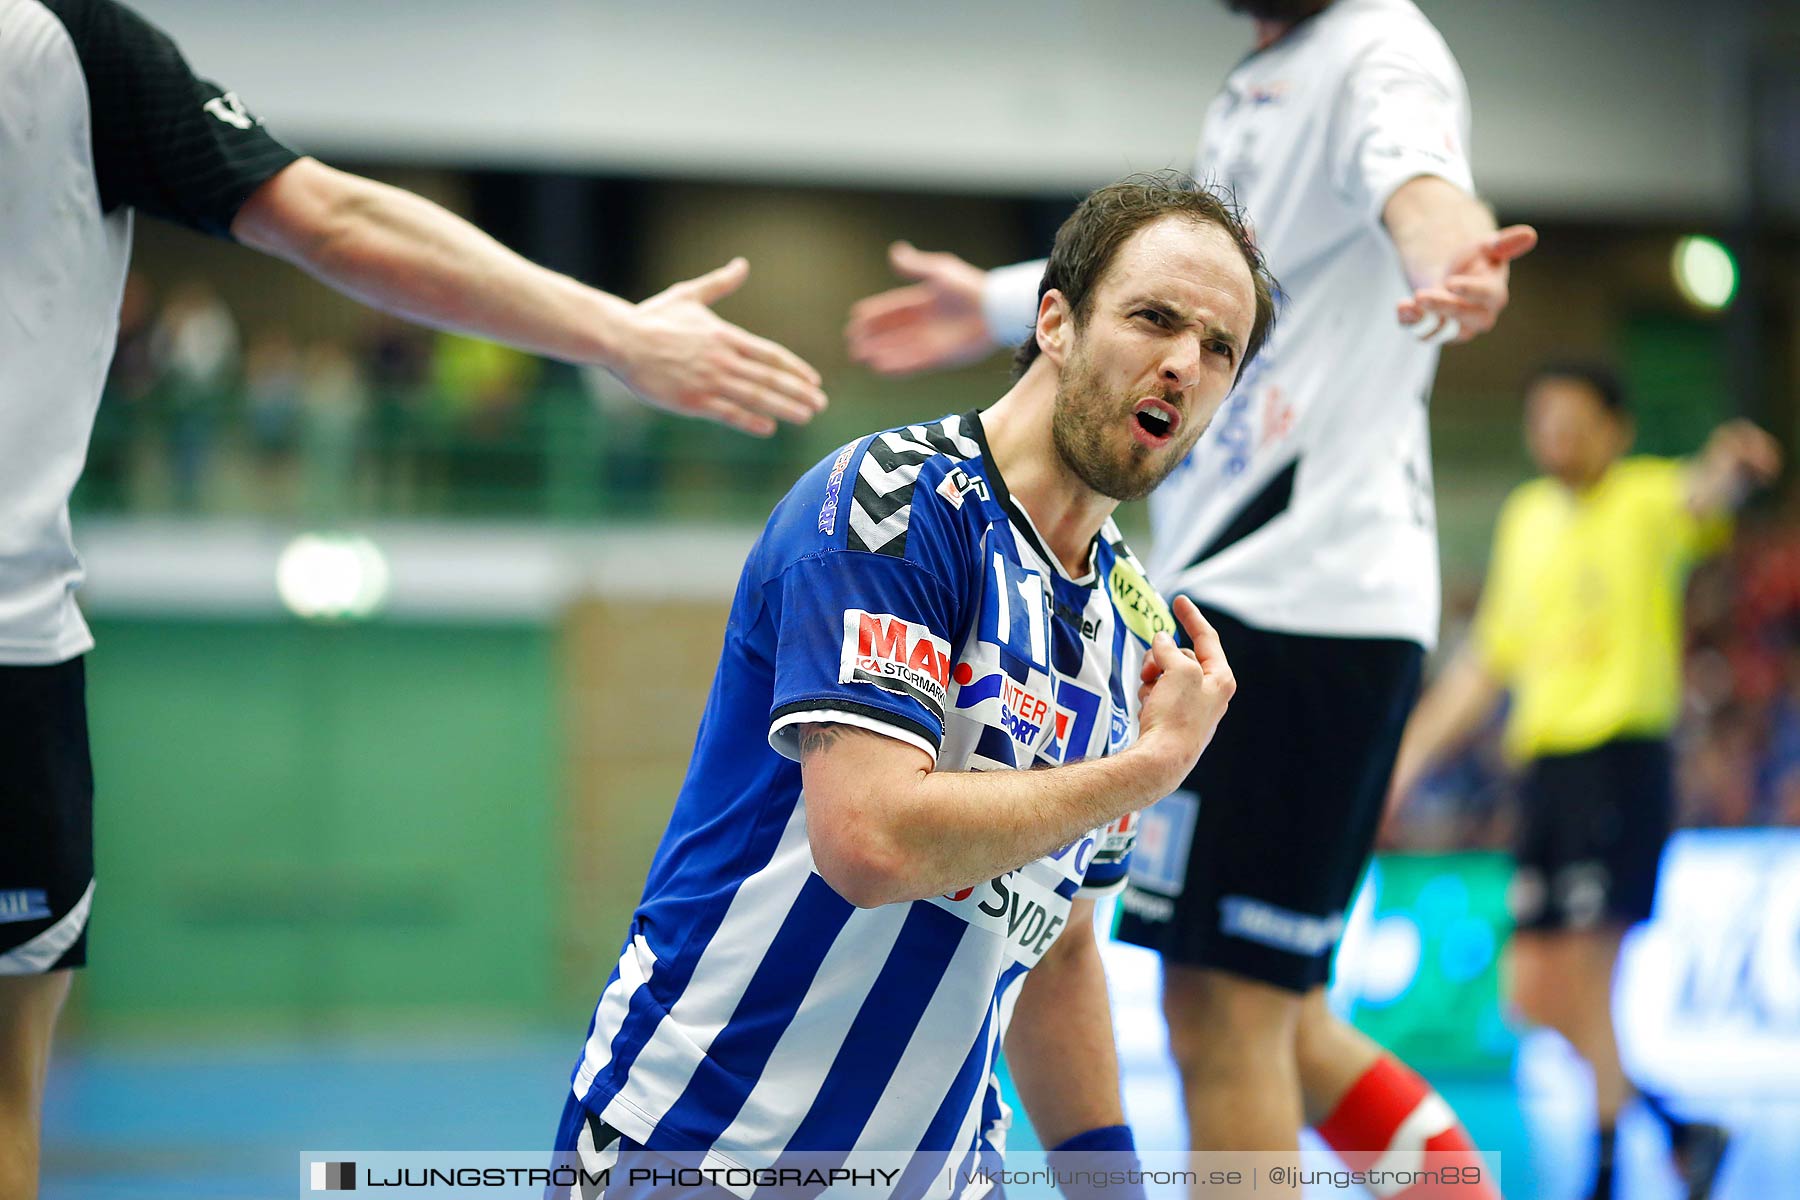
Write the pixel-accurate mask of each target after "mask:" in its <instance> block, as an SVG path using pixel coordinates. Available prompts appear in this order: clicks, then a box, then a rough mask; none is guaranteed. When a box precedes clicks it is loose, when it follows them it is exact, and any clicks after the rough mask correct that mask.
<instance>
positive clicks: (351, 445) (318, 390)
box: [300, 341, 369, 519]
mask: <svg viewBox="0 0 1800 1200" xmlns="http://www.w3.org/2000/svg"><path fill="white" fill-rule="evenodd" d="M368 404H369V394H368V387H367V385H366V384H365V383H364V380H363V376H362V370H361V368H360V367H359V366H358V365H357V363H356V360H355V359H353V358H352V357H351V356H350V353H349V351H347V350H346V349H345V348H344V347H343V346H342V345H340V344H339V343H337V342H329V341H325V342H317V343H314V344H313V345H312V346H311V347H309V348H308V350H307V352H306V366H305V376H304V379H303V380H302V382H301V385H300V412H301V423H300V429H301V444H302V446H303V447H304V448H305V462H306V488H305V493H306V499H305V511H306V513H307V515H308V516H310V517H313V518H327V519H329V518H336V517H341V516H342V515H343V514H344V513H345V512H347V511H348V510H349V509H350V507H351V501H352V499H353V496H354V492H355V487H356V468H357V460H358V457H359V453H360V450H361V439H362V433H363V426H364V422H365V418H366V416H367V413H368Z"/></svg>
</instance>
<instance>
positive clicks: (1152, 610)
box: [1108, 557, 1175, 643]
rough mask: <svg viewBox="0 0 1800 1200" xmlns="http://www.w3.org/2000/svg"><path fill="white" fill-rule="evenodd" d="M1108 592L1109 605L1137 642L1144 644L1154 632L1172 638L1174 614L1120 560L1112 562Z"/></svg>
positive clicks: (1132, 568)
mask: <svg viewBox="0 0 1800 1200" xmlns="http://www.w3.org/2000/svg"><path fill="white" fill-rule="evenodd" d="M1108 584H1109V586H1110V587H1111V589H1112V600H1113V605H1114V607H1116V608H1117V609H1118V610H1119V615H1120V617H1122V618H1123V619H1124V621H1125V628H1127V629H1129V630H1131V632H1133V633H1135V634H1136V635H1137V636H1138V638H1139V639H1140V640H1142V641H1143V642H1145V643H1148V642H1149V641H1150V639H1151V638H1153V637H1155V636H1156V635H1157V633H1159V632H1161V633H1167V634H1168V635H1169V636H1170V637H1174V636H1175V614H1174V613H1172V612H1170V611H1169V606H1168V605H1167V604H1166V603H1164V601H1163V598H1162V596H1161V594H1160V593H1158V592H1157V590H1156V589H1155V588H1153V587H1151V586H1150V581H1149V580H1148V579H1145V578H1144V575H1143V572H1141V571H1139V570H1138V569H1137V568H1136V567H1135V566H1133V565H1132V564H1131V563H1130V562H1129V561H1128V560H1126V559H1125V558H1123V557H1120V558H1117V559H1115V560H1113V569H1112V577H1111V579H1109V580H1108Z"/></svg>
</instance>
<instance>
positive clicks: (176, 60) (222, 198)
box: [52, 0, 299, 237]
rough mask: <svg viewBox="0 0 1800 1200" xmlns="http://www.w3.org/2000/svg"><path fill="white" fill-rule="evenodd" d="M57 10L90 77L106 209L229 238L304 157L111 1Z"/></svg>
mask: <svg viewBox="0 0 1800 1200" xmlns="http://www.w3.org/2000/svg"><path fill="white" fill-rule="evenodd" d="M52 7H53V8H54V9H55V10H56V12H57V13H58V15H59V16H60V17H61V18H62V19H63V22H64V24H65V26H66V27H67V28H68V30H69V33H70V36H71V38H72V39H73V41H74V43H75V48H76V53H77V54H78V55H79V56H80V58H81V67H82V71H83V73H84V74H85V75H86V77H87V86H88V97H89V107H90V109H91V111H92V115H93V146H94V170H95V174H96V176H97V177H98V182H99V188H100V204H101V207H102V208H103V209H105V210H106V211H108V212H110V211H112V210H113V209H115V208H118V207H120V206H122V205H129V206H132V207H134V208H138V209H141V210H143V211H144V212H147V213H149V214H151V215H153V216H156V217H161V218H163V219H164V220H168V221H173V222H175V223H176V224H179V225H185V226H187V227H188V228H189V229H193V230H195V231H197V232H200V233H205V234H211V235H213V236H215V237H229V236H230V231H231V222H232V219H233V218H234V217H236V216H237V213H238V209H240V208H242V207H243V204H244V201H246V200H247V199H249V198H250V194H251V193H252V192H254V191H255V190H256V189H257V188H259V187H261V186H262V185H263V184H264V183H266V182H267V181H268V180H269V179H270V178H271V177H272V176H274V175H275V173H276V172H278V171H280V170H281V169H282V168H283V167H285V166H287V165H288V164H289V163H292V162H293V161H294V160H295V159H297V158H298V157H299V155H298V154H296V153H295V152H294V151H293V150H290V149H289V148H288V147H286V146H284V145H282V144H281V143H280V142H278V141H277V140H275V138H274V137H273V136H271V135H270V134H269V132H268V131H267V130H265V129H264V128H263V126H262V122H260V121H258V120H257V119H256V118H255V117H254V116H252V115H251V114H250V113H249V112H248V111H246V110H245V108H244V105H243V103H242V102H241V101H239V99H238V97H237V94H236V93H235V92H230V91H227V90H226V89H224V88H222V87H220V86H219V85H218V84H216V83H211V82H209V81H207V80H205V79H201V78H199V77H198V76H196V75H195V74H194V73H193V71H192V69H191V68H190V67H189V66H188V64H187V61H186V59H184V58H183V57H182V54H181V50H180V49H179V48H178V47H177V46H176V45H175V43H174V41H173V40H171V39H170V37H169V36H168V35H167V34H165V33H164V32H163V31H162V30H160V29H158V28H157V27H156V26H154V25H152V24H150V22H148V21H146V20H144V18H142V17H140V16H139V15H138V14H137V13H135V12H133V11H131V10H130V9H128V8H126V7H124V6H123V5H121V4H117V3H115V2H114V0H65V2H64V3H60V4H53V6H52Z"/></svg>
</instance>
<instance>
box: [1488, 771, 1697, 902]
mask: <svg viewBox="0 0 1800 1200" xmlns="http://www.w3.org/2000/svg"><path fill="white" fill-rule="evenodd" d="M1520 802H1521V806H1522V812H1521V813H1520V819H1519V832H1518V837H1517V840H1516V841H1515V843H1514V846H1513V857H1514V859H1515V860H1516V862H1517V870H1516V871H1515V872H1514V873H1513V881H1512V888H1511V890H1510V891H1509V893H1508V895H1507V905H1508V907H1509V908H1510V909H1511V910H1512V917H1513V924H1514V925H1515V926H1517V927H1518V928H1519V929H1524V930H1538V931H1549V930H1557V929H1594V928H1598V927H1602V926H1606V925H1634V924H1636V923H1637V922H1639V921H1642V920H1644V919H1645V918H1647V917H1649V915H1650V909H1651V907H1652V905H1653V903H1654V902H1655V899H1656V873H1657V868H1658V866H1659V864H1660V863H1661V862H1662V852H1663V846H1664V845H1665V844H1667V842H1668V840H1669V832H1670V829H1671V827H1672V825H1673V822H1674V815H1675V788H1674V782H1673V779H1672V776H1671V772H1670V767H1669V747H1668V743H1666V742H1664V741H1662V740H1661V739H1655V738H1619V739H1617V740H1615V741H1610V742H1604V743H1602V744H1601V745H1598V746H1596V747H1594V748H1593V749H1592V750H1584V751H1582V752H1580V753H1579V754H1554V755H1546V756H1545V757H1543V758H1539V759H1537V760H1535V761H1534V762H1532V764H1531V765H1530V767H1528V768H1527V769H1526V772H1525V779H1524V783H1523V785H1522V787H1521V788H1520Z"/></svg>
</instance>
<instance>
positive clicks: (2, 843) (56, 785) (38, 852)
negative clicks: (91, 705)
mask: <svg viewBox="0 0 1800 1200" xmlns="http://www.w3.org/2000/svg"><path fill="white" fill-rule="evenodd" d="M93 886H94V769H93V766H92V764H91V762H90V760H89V758H88V728H87V694H86V686H85V674H84V670H83V666H82V660H81V659H79V658H74V659H71V660H69V661H68V662H65V663H58V664H57V665H55V666H52V667H9V666H0V975H39V974H42V973H43V972H45V971H53V970H57V969H58V968H62V967H79V966H81V965H83V964H84V963H86V962H87V918H88V906H89V905H90V904H91V903H92V902H93Z"/></svg>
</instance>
